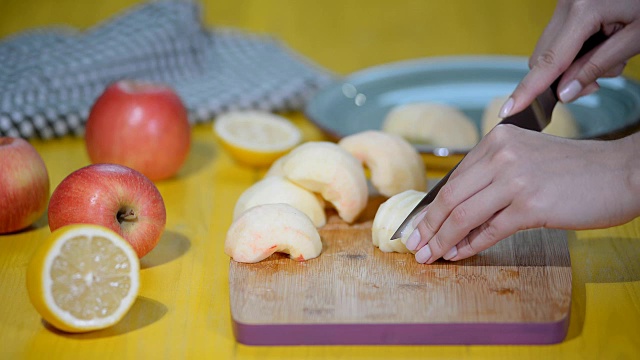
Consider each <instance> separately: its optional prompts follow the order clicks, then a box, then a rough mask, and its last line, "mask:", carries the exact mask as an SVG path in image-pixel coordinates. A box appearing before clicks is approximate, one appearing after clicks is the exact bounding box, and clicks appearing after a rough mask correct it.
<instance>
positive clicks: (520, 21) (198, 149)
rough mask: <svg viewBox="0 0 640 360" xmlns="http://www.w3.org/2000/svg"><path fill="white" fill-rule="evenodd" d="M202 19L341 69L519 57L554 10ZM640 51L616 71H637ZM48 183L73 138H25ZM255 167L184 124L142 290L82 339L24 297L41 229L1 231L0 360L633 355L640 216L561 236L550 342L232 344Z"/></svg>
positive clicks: (277, 11)
mask: <svg viewBox="0 0 640 360" xmlns="http://www.w3.org/2000/svg"><path fill="white" fill-rule="evenodd" d="M134 3H136V2H135V1H132V0H112V1H107V0H101V1H92V2H89V1H86V2H80V1H73V0H58V1H46V0H0V37H4V36H7V35H10V34H14V33H16V32H19V31H23V30H26V29H29V28H33V27H38V26H46V25H53V24H67V25H70V26H74V27H79V28H86V27H89V26H92V25H95V24H97V23H99V22H100V21H103V20H105V19H107V18H108V17H110V16H112V15H114V14H116V13H118V12H119V11H122V10H123V9H126V8H127V7H129V6H131V5H132V4H134ZM203 7H204V19H205V21H206V23H207V25H209V26H234V27H242V28H245V29H248V30H252V31H260V32H268V33H271V34H273V35H275V36H278V37H279V38H280V39H282V40H284V41H286V42H287V44H289V45H290V46H291V47H292V48H293V49H295V50H296V51H299V52H301V53H302V54H304V55H305V56H307V57H309V58H311V59H312V60H314V61H316V62H317V63H318V64H320V65H322V66H324V67H326V68H328V69H330V70H333V71H335V72H337V73H339V74H347V73H349V72H351V71H355V70H358V69H361V68H364V67H368V66H371V65H376V64H381V63H385V62H389V61H395V60H402V59H409V58H416V57H426V56H438V55H458V54H514V55H523V56H526V55H528V54H529V53H530V52H531V50H532V49H533V46H534V44H535V41H536V39H537V37H538V35H539V34H540V33H541V31H542V29H543V28H544V25H545V24H546V21H547V20H548V18H549V17H550V15H551V13H552V12H553V7H554V2H553V1H549V0H543V1H540V0H526V1H525V0H520V1H512V0H504V1H497V0H494V1H474V0H468V1H464V0H451V1H446V2H445V1H433V2H427V1H409V0H398V1H385V0H368V1H365V0H362V1H359V0H351V1H340V0H326V1H311V0H300V1H296V0H225V1H220V0H219V1H213V0H211V1H204V2H203ZM639 60H640V59H638V58H636V59H634V60H632V61H631V62H630V63H629V65H628V67H627V70H626V72H625V74H626V75H627V76H630V77H633V78H636V79H640V61H639ZM288 116H289V117H290V118H291V119H292V120H294V122H295V123H296V124H297V125H299V126H300V127H301V128H302V129H303V132H304V135H305V139H306V140H318V139H322V138H323V136H322V134H321V133H320V132H319V131H318V130H317V129H316V128H315V127H314V126H313V125H311V124H310V123H309V122H308V121H307V120H306V119H305V118H304V117H303V116H302V115H301V114H289V115H288ZM33 144H34V145H35V146H36V148H37V149H38V151H39V152H40V154H41V155H42V157H43V158H44V160H45V163H46V165H47V167H48V169H49V173H50V178H51V189H52V191H53V189H54V188H55V186H57V185H58V184H59V182H60V181H61V180H62V179H63V178H64V177H65V176H66V175H68V174H69V173H70V172H72V171H74V170H76V169H78V168H80V167H82V166H85V165H87V164H89V160H88V157H87V155H86V153H85V150H84V142H83V140H82V139H80V138H72V137H68V138H63V139H56V140H51V141H47V142H42V141H33ZM261 176H262V171H260V170H255V169H251V168H246V167H241V166H238V165H237V164H235V163H234V162H233V161H232V160H231V159H230V158H229V156H228V155H227V154H226V153H225V152H224V151H223V150H222V149H221V148H220V147H219V146H218V144H217V142H216V141H215V139H214V136H213V133H212V131H211V127H210V125H199V126H197V127H196V128H194V129H193V144H192V150H191V153H190V155H189V158H188V160H187V163H186V164H185V166H184V167H183V169H182V170H181V171H180V173H179V174H178V176H177V177H176V178H174V179H171V180H167V181H162V182H158V183H157V186H158V189H159V190H160V192H161V193H162V195H163V197H164V199H165V202H166V206H167V227H166V231H165V233H164V235H163V237H162V239H161V242H160V243H159V245H158V247H157V248H156V249H154V251H153V252H152V253H150V254H149V255H147V256H146V257H145V258H143V259H142V261H141V263H142V271H141V281H142V286H141V290H140V296H139V298H138V300H137V301H136V303H135V304H134V306H133V308H132V309H131V311H130V312H129V314H128V315H127V316H126V318H125V319H124V320H123V321H121V322H120V323H119V324H118V325H116V326H115V327H112V328H109V329H106V330H102V331H97V332H92V333H87V334H79V335H68V334H61V333H59V332H56V331H53V330H51V329H50V328H47V327H45V326H44V325H43V323H42V321H41V319H40V316H39V315H38V314H37V313H36V311H35V310H34V308H33V307H32V306H31V304H30V303H29V300H28V297H27V292H26V287H25V272H26V265H27V263H28V261H29V259H30V258H31V255H32V254H33V252H34V250H35V249H36V247H37V246H38V244H39V243H40V242H41V241H42V240H43V239H44V238H45V237H46V236H48V234H49V229H48V227H47V222H46V217H43V218H42V219H40V220H39V221H38V222H37V223H36V224H35V226H34V228H32V229H29V230H28V231H24V232H20V233H17V234H12V235H4V236H0V358H3V359H14V358H48V359H57V358H64V359H70V358H91V359H101V358H117V359H121V358H135V357H144V358H167V359H180V358H220V359H229V358H237V359H288V358H299V359H327V358H336V359H352V358H356V359H378V358H379V359H395V358H397V359H414V358H416V359H417V358H456V359H467V358H468V359H476V358H478V359H481V358H489V359H514V358H518V359H529V358H531V359H539V358H545V359H553V358H579V359H614V358H615V359H626V358H637V356H638V354H640V341H639V337H640V336H639V335H640V261H639V260H640V219H636V220H634V221H632V222H630V223H628V224H626V225H623V226H618V227H614V228H610V229H603V230H594V231H580V232H576V233H574V234H573V235H572V236H571V237H570V239H569V248H570V253H571V261H572V267H573V294H572V309H571V310H572V312H571V322H570V326H569V333H568V336H567V338H566V339H565V341H564V342H562V343H560V344H557V345H549V346H384V347H381V346H351V347H350V346H318V347H306V346H305V347H250V346H244V345H240V344H238V343H236V342H235V340H234V338H233V334H232V332H231V322H230V314H229V288H228V278H227V276H228V269H229V258H228V257H227V256H226V255H225V254H224V253H223V243H224V236H225V233H226V230H227V228H228V227H229V225H230V223H231V215H232V209H233V205H234V203H235V201H236V199H237V198H238V197H239V195H240V194H241V193H242V192H243V191H244V189H246V188H247V187H248V186H250V185H251V184H252V183H253V182H255V181H256V180H257V179H259V178H260V177H261Z"/></svg>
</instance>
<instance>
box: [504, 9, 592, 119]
mask: <svg viewBox="0 0 640 360" xmlns="http://www.w3.org/2000/svg"><path fill="white" fill-rule="evenodd" d="M575 22H576V20H575V18H571V17H570V18H568V19H567V21H566V22H565V23H564V24H563V27H562V29H561V30H560V33H561V34H563V35H562V36H558V37H556V38H555V39H554V40H553V42H552V43H551V45H550V46H549V47H548V48H547V49H546V50H545V51H544V52H543V53H541V54H540V55H539V56H538V57H537V59H536V60H535V61H534V63H535V65H534V66H533V68H532V69H531V71H529V73H528V74H527V75H526V76H525V77H524V78H523V79H522V81H521V82H520V83H519V84H518V86H517V87H516V89H515V90H514V92H513V93H512V94H511V96H510V97H509V100H507V102H506V103H505V105H504V106H503V107H502V109H500V117H502V118H504V117H507V116H509V115H511V114H516V113H518V112H520V111H522V110H523V109H524V108H525V107H527V106H528V105H529V104H531V102H533V100H534V99H535V97H536V96H538V95H539V94H541V93H542V92H543V91H544V90H546V89H547V88H548V87H549V86H550V85H551V83H553V82H554V81H555V79H557V78H558V77H559V76H560V75H561V74H562V73H563V72H565V70H567V68H569V66H570V65H571V63H572V61H573V59H574V58H575V57H576V55H577V54H578V51H579V50H580V48H581V47H582V44H583V43H584V42H585V40H586V39H587V38H588V37H589V36H591V35H592V34H593V32H591V29H589V28H588V27H585V26H584V25H583V24H581V23H575Z"/></svg>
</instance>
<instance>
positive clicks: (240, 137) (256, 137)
mask: <svg viewBox="0 0 640 360" xmlns="http://www.w3.org/2000/svg"><path fill="white" fill-rule="evenodd" d="M213 126H214V131H215V133H216V134H217V136H218V139H220V143H221V144H222V146H223V147H224V148H225V150H227V151H228V152H229V153H230V154H231V156H232V157H233V158H234V159H236V160H237V161H238V162H240V163H243V164H246V165H250V166H268V165H270V164H271V163H273V162H274V161H275V160H276V159H278V158H279V157H281V156H282V155H284V154H285V153H287V152H288V151H289V150H291V149H292V148H293V147H294V146H296V145H297V144H298V143H300V141H301V139H302V134H301V132H300V130H299V129H298V128H297V127H296V126H295V125H294V124H292V123H291V122H290V121H289V120H287V119H286V118H284V117H281V116H278V115H275V114H272V113H268V112H262V111H235V112H230V113H226V114H223V115H221V116H219V117H218V118H217V119H216V120H215V122H214V125H213Z"/></svg>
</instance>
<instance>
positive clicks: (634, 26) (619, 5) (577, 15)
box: [499, 0, 640, 118]
mask: <svg viewBox="0 0 640 360" xmlns="http://www.w3.org/2000/svg"><path fill="white" fill-rule="evenodd" d="M598 31H602V32H604V33H605V35H607V36H608V39H607V40H605V41H604V42H603V43H601V44H600V45H598V46H597V47H595V48H594V49H593V50H591V51H590V52H588V53H587V54H585V55H584V56H582V57H581V58H580V59H577V60H576V61H575V62H574V59H575V57H576V55H577V54H578V52H579V50H580V48H581V47H582V45H583V44H584V42H585V41H586V40H587V39H588V38H589V37H590V36H591V35H593V34H595V33H597V32H598ZM639 53H640V0H616V1H602V0H559V1H558V5H557V6H556V9H555V12H554V14H553V17H552V18H551V21H550V22H549V24H548V25H547V27H546V29H545V30H544V32H543V34H542V36H541V37H540V39H539V40H538V44H537V45H536V49H535V51H534V52H533V55H532V56H531V58H530V60H529V67H530V68H531V71H530V72H529V73H528V74H527V76H525V77H524V79H523V80H522V81H521V82H520V84H519V85H518V86H517V88H516V89H515V91H514V92H513V94H512V95H511V96H510V97H509V99H508V100H507V102H506V103H505V104H504V105H503V107H502V109H501V110H500V114H499V115H500V117H502V118H504V117H507V116H509V115H511V114H515V113H518V112H520V111H522V110H523V109H524V108H525V107H527V106H528V105H529V104H531V102H533V100H534V99H535V97H536V96H538V95H539V94H541V93H542V92H543V91H544V90H545V89H546V88H548V87H549V86H550V85H551V83H553V81H554V80H555V79H557V78H558V76H560V75H561V74H563V73H564V75H562V79H561V80H560V83H559V85H558V97H559V99H560V101H562V102H564V103H567V102H571V101H573V100H575V99H577V98H578V97H580V96H584V95H587V94H590V93H592V92H594V91H596V90H598V88H599V86H598V84H597V83H596V80H597V79H598V78H601V77H613V76H618V75H620V74H621V73H622V70H623V69H624V66H625V65H626V62H627V61H628V60H629V59H630V58H631V57H633V56H634V55H636V54H639Z"/></svg>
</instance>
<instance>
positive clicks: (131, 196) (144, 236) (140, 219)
mask: <svg viewBox="0 0 640 360" xmlns="http://www.w3.org/2000/svg"><path fill="white" fill-rule="evenodd" d="M48 214H49V228H50V229H51V231H54V230H55V229H57V228H59V227H62V226H64V225H68V224H97V225H102V226H105V227H107V228H109V229H111V230H113V231H115V232H117V233H118V234H120V235H121V236H122V237H124V238H125V239H126V240H127V241H128V242H129V243H130V244H131V245H132V246H133V248H134V250H135V251H136V253H137V254H138V257H139V258H142V257H143V256H144V255H146V254H147V253H148V252H149V251H151V250H152V249H153V248H154V247H155V246H156V245H157V244H158V241H159V240H160V236H161V235H162V232H163V231H164V227H165V223H166V209H165V205H164V201H163V199H162V195H161V194H160V192H159V191H158V189H157V188H156V186H155V185H154V184H153V182H152V181H151V180H149V179H148V178H147V177H145V176H144V175H142V174H141V173H140V172H138V171H136V170H133V169H131V168H128V167H126V166H122V165H116V164H94V165H89V166H87V167H84V168H81V169H79V170H76V171H74V172H73V173H71V174H70V175H69V176H67V177H66V178H65V179H64V180H62V182H61V183H60V185H58V187H56V189H55V190H54V192H53V194H52V195H51V200H50V201H49V213H48Z"/></svg>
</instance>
